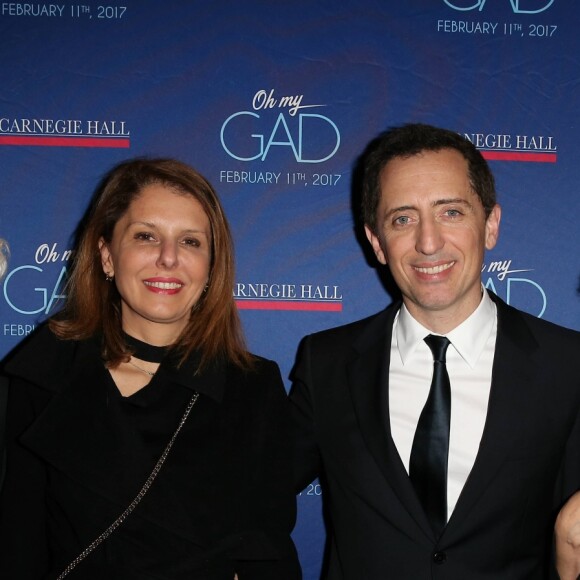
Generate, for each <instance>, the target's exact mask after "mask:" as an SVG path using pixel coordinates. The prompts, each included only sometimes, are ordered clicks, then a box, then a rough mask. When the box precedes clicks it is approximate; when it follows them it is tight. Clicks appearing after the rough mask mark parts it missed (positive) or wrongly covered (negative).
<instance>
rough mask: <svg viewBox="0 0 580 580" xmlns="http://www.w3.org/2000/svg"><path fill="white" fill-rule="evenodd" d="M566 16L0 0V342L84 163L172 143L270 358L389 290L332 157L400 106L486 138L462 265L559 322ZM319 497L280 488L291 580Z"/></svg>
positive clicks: (287, 358)
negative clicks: (209, 201) (226, 243)
mask: <svg viewBox="0 0 580 580" xmlns="http://www.w3.org/2000/svg"><path fill="white" fill-rule="evenodd" d="M579 24H580V3H578V2H577V1H574V0H407V1H405V2H389V1H388V0H342V1H341V2H340V3H338V2H335V1H330V0H317V1H312V0H311V1H308V2H306V1H303V0H296V1H294V2H291V3H290V2H289V3H282V2H272V1H267V0H262V1H261V0H246V1H245V2H227V1H225V0H216V1H213V2H201V1H180V0H166V1H164V2H155V1H153V0H126V1H124V2H122V5H121V4H117V3H114V2H113V1H111V2H110V3H109V4H98V3H97V2H93V1H92V0H86V1H85V2H84V3H83V4H75V3H70V2H68V1H67V2H62V3H60V4H47V3H18V2H1V3H0V59H1V60H0V62H1V82H0V201H1V204H0V237H4V238H6V239H7V240H8V242H9V243H10V246H11V250H12V257H11V261H10V267H9V271H8V275H7V277H6V278H5V280H4V282H3V286H2V292H1V293H0V336H1V340H0V356H3V355H4V354H5V353H7V352H8V351H9V350H10V349H12V348H13V347H14V346H15V345H16V344H17V343H18V341H20V340H21V339H22V338H23V336H24V335H25V334H27V333H28V332H30V330H31V329H32V328H33V327H34V325H35V324H37V323H38V321H40V320H42V319H43V318H45V317H46V316H47V315H50V314H51V313H53V312H54V311H55V309H56V308H58V303H59V299H60V297H61V295H62V292H63V288H62V283H63V278H64V274H65V271H66V267H67V263H68V260H69V258H70V255H69V251H70V248H71V234H72V232H73V230H74V228H75V226H76V224H77V222H78V220H79V218H80V216H81V215H82V213H83V211H84V210H85V209H86V205H87V202H88V199H89V198H90V196H91V194H92V192H93V190H94V188H95V186H96V184H97V182H98V180H99V179H100V178H101V177H102V175H103V174H104V173H105V171H106V170H108V169H109V168H110V167H111V166H112V165H114V164H115V163H117V162H119V161H121V160H123V159H125V158H128V157H134V156H141V155H148V156H152V155H153V156H173V157H177V158H179V159H182V160H183V161H186V162H187V163H190V164H191V165H193V166H194V167H196V168H198V169H199V170H200V171H201V172H202V173H204V174H205V175H206V176H207V177H208V178H209V179H210V181H212V182H213V184H214V185H215V187H216V188H217V190H218V192H219V193H220V196H221V198H222V200H223V203H224V206H225V208H226V211H227V214H228V216H229V218H230V221H231V224H232V228H233V231H234V236H235V240H236V255H237V264H238V272H237V286H236V297H237V299H238V304H239V307H240V310H241V314H242V318H243V322H244V325H245V329H246V332H247V335H248V339H249V343H250V345H251V347H252V349H253V350H254V351H255V352H258V353H260V354H262V355H264V356H267V357H269V358H273V359H275V360H277V361H278V362H279V363H280V366H281V368H282V372H283V375H284V376H285V377H287V376H288V374H289V372H290V369H291V367H292V364H293V361H294V356H295V353H296V347H297V345H298V342H299V340H300V338H301V337H302V336H303V335H305V334H307V333H309V332H312V331H315V330H319V329H322V328H326V327H330V326H336V325H339V324H343V323H346V322H349V321H351V320H354V319H358V318H362V317H364V316H366V315H368V314H370V313H373V312H375V311H377V310H379V309H381V308H383V307H384V306H386V305H387V304H388V303H389V301H390V299H391V298H390V297H389V296H388V295H387V294H386V293H385V290H384V287H383V286H382V284H381V281H380V279H379V276H378V275H377V273H376V271H375V270H374V266H373V265H371V264H369V263H368V261H367V260H366V259H365V256H364V253H363V250H362V248H361V246H360V245H359V243H358V242H357V238H356V236H355V233H354V230H353V228H354V222H353V216H352V211H351V175H352V170H353V167H354V163H355V162H356V159H357V157H358V156H359V155H360V153H361V152H362V150H363V149H364V147H365V145H366V144H367V143H368V142H369V141H370V140H371V139H372V138H373V137H375V136H376V135H377V133H378V132H380V131H382V130H384V129H385V128H387V127H388V126H391V125H394V124H401V123H403V122H409V121H422V122H427V123H432V124H436V125H441V126H445V127H448V128H451V129H454V130H456V131H457V132H459V133H461V134H465V135H466V136H467V137H468V138H469V139H471V140H472V141H473V142H474V143H475V144H476V145H477V146H478V147H479V148H480V149H481V150H482V151H483V153H484V155H485V156H486V157H487V158H488V159H490V163H491V165H492V169H493V171H494V173H495V175H496V177H497V182H498V191H499V200H500V203H501V204H502V206H503V221H502V231H501V236H500V241H499V244H498V246H497V247H496V248H495V249H494V251H493V252H491V253H490V254H489V255H488V256H487V258H486V262H485V264H484V266H483V279H484V283H485V284H486V285H487V286H488V287H490V288H492V289H493V290H494V291H495V292H496V293H497V294H499V295H500V296H501V297H502V298H504V299H506V300H507V301H508V302H509V303H511V304H513V305H515V306H517V307H519V308H522V309H524V310H527V311H529V312H531V313H533V314H535V315H537V316H542V317H544V318H546V319H549V320H552V321H554V322H556V323H559V324H562V325H564V326H568V327H571V328H576V329H580V296H579V285H580V284H579V276H580V252H579V243H578V225H577V220H578V215H579V214H580V196H579V195H578V183H580V168H579V164H578V161H577V153H578V130H579V129H578V121H579V113H578V104H579V102H580V98H579V97H580V73H579V71H580V59H579V56H578V55H579V54H580V37H579V35H578V26H579ZM288 386H289V385H288ZM319 496H320V488H319V487H318V486H317V485H315V484H312V485H311V486H310V487H309V488H307V490H305V492H303V493H302V495H301V496H300V497H299V508H300V513H299V522H298V525H297V528H296V531H295V539H296V542H297V545H298V548H299V551H300V556H301V560H302V564H303V567H304V577H305V579H306V580H314V579H316V578H317V577H318V572H319V568H320V561H321V556H322V550H323V544H324V529H323V524H322V521H321V517H320V507H321V503H320V499H321V498H320V497H319Z"/></svg>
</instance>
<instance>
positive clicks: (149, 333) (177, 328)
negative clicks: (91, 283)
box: [99, 184, 211, 345]
mask: <svg viewBox="0 0 580 580" xmlns="http://www.w3.org/2000/svg"><path fill="white" fill-rule="evenodd" d="M99 248H100V252H101V262H102V265H103V271H104V272H105V274H108V275H109V276H111V277H114V281H113V283H114V284H116V286H117V289H118V290H119V294H120V295H121V312H122V323H123V330H124V331H125V332H127V333H128V334H130V335H131V336H134V337H135V338H138V339H140V340H143V341H145V342H148V343H150V344H155V345H166V344H171V343H172V342H174V341H175V340H176V339H177V338H178V336H179V334H180V333H181V331H182V330H183V329H184V328H185V326H186V325H187V323H188V321H189V317H190V315H191V311H192V308H193V307H194V306H195V304H196V303H197V301H198V300H199V297H200V296H201V294H202V292H203V290H204V288H205V285H206V283H207V281H208V277H209V267H210V260H211V230H210V224H209V219H208V217H207V215H206V213H205V211H204V210H203V208H202V206H201V204H200V203H199V202H198V201H197V200H196V199H195V198H194V197H192V196H191V195H188V194H182V193H178V192H176V191H175V190H173V189H170V188H169V187H167V186H164V185H161V184H153V185H149V186H147V187H145V188H144V189H143V190H142V191H141V193H140V195H139V196H138V197H136V198H135V199H134V200H133V202H132V203H131V205H130V206H129V209H128V210H127V212H126V213H125V214H124V215H123V216H122V217H121V219H120V220H119V221H118V222H117V224H116V225H115V228H114V230H113V238H112V240H111V242H110V243H109V244H107V243H106V242H105V241H104V240H103V239H101V240H100V244H99Z"/></svg>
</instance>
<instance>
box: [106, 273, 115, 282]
mask: <svg viewBox="0 0 580 580" xmlns="http://www.w3.org/2000/svg"><path fill="white" fill-rule="evenodd" d="M113 277H114V275H113V276H111V274H109V273H108V272H107V273H106V274H105V280H106V281H107V282H112V281H113Z"/></svg>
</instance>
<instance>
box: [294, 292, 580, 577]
mask: <svg viewBox="0 0 580 580" xmlns="http://www.w3.org/2000/svg"><path fill="white" fill-rule="evenodd" d="M492 298H493V299H494V301H495V302H496V304H497V309H498V334H497V341H496V351H495V356H494V362H493V373H492V384H491V391H490V399H489V406H488V412H487V419H486V423H485V428H484V432H483V436H482V440H481V444H480V448H479V452H478V454H477V458H476V461H475V464H474V466H473V469H472V471H471V473H470V475H469V478H468V480H467V482H466V484H465V486H464V489H463V491H462V493H461V495H460V497H459V500H458V502H457V505H456V507H455V510H454V511H453V514H452V515H451V518H450V520H449V522H448V524H447V526H446V528H445V530H444V532H443V534H442V536H441V537H440V538H439V539H437V538H436V537H434V535H433V532H432V531H431V528H430V526H429V523H428V521H427V519H426V516H425V513H424V512H423V510H422V507H421V505H420V503H419V500H418V499H417V497H416V495H415V493H414V490H413V487H412V485H411V483H410V480H409V478H408V475H407V472H406V470H405V468H404V466H403V464H402V462H401V459H400V458H399V455H398V452H397V450H396V448H395V445H394V442H393V439H392V437H391V434H390V426H389V397H388V385H389V372H388V371H389V356H390V341H391V332H392V325H393V320H394V317H395V314H396V312H397V310H398V309H399V307H400V305H399V304H395V305H393V306H391V307H390V308H388V309H387V310H386V311H383V312H381V313H379V314H377V315H375V316H372V317H370V318H368V319H365V320H362V321H359V322H355V323H353V324H349V325H347V326H343V327H340V328H335V329H331V330H328V331H325V332H321V333H318V334H314V335H311V336H309V337H306V338H305V340H304V342H303V344H302V348H301V352H300V355H299V359H298V362H297V365H296V368H295V372H294V380H295V382H294V386H293V390H292V393H291V399H292V401H293V404H294V418H295V424H296V429H297V433H296V440H297V446H298V450H297V458H296V470H297V486H298V487H299V488H302V487H303V486H304V485H305V484H306V483H308V482H309V481H311V480H312V479H313V478H314V477H316V476H317V475H322V476H323V481H324V482H325V486H324V493H323V495H324V501H325V503H326V508H327V513H328V514H329V517H330V537H329V541H330V542H331V545H330V560H329V572H328V578H329V579H332V580H379V579H395V580H403V579H405V580H406V579H408V580H432V579H445V580H483V579H486V580H487V579H490V580H491V579H493V580H504V579H505V580H508V579H510V580H514V579H522V580H523V579H526V580H530V579H540V578H548V577H550V575H551V574H553V573H554V572H553V571H552V565H551V562H550V560H551V558H550V552H551V540H552V530H553V522H554V518H555V514H556V513H557V509H558V507H559V506H560V505H561V503H562V501H563V500H564V499H565V498H566V497H567V496H568V495H569V494H570V493H572V491H574V490H575V489H577V488H578V487H580V454H579V449H580V421H579V420H578V417H579V409H580V333H577V332H574V331H571V330H567V329H564V328H561V327H558V326H556V325H554V324H551V323H549V322H546V321H542V320H539V319H537V318H534V317H532V316H530V315H528V314H525V313H522V312H520V311H518V310H516V309H514V308H512V307H510V306H508V305H506V304H505V303H504V302H502V301H501V300H500V299H498V298H497V297H495V296H493V295H492Z"/></svg>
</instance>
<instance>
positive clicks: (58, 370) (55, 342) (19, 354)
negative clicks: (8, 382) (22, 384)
mask: <svg viewBox="0 0 580 580" xmlns="http://www.w3.org/2000/svg"><path fill="white" fill-rule="evenodd" d="M89 342H90V341H75V340H63V339H60V338H58V337H57V336H56V335H55V334H54V333H53V332H52V331H51V330H50V328H49V326H48V324H43V325H41V326H40V327H39V328H38V329H37V330H36V331H35V332H33V333H32V334H31V335H30V336H28V337H27V338H26V339H25V340H23V341H22V342H21V343H20V344H19V345H18V346H17V347H16V348H15V349H14V350H13V351H12V352H11V353H10V354H9V355H8V357H7V359H6V364H5V366H4V372H5V373H6V374H7V375H8V376H9V377H18V378H21V379H24V380H26V381H28V382H31V383H34V384H36V385H38V386H41V387H45V388H47V389H49V390H54V385H56V384H58V383H59V382H60V380H59V379H60V378H61V377H62V376H64V375H66V374H67V373H70V370H71V368H72V367H73V366H74V365H75V364H76V362H77V359H78V354H79V347H80V346H81V345H84V344H87V343H89Z"/></svg>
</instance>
